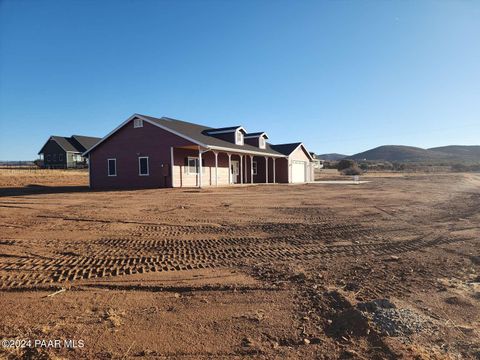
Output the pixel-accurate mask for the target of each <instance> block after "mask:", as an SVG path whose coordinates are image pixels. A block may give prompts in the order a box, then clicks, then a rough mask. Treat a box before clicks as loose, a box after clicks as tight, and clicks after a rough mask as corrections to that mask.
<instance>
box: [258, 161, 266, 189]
mask: <svg viewBox="0 0 480 360" xmlns="http://www.w3.org/2000/svg"><path fill="white" fill-rule="evenodd" d="M257 166H258V164H257ZM257 171H258V170H257ZM265 184H268V157H267V156H265Z"/></svg>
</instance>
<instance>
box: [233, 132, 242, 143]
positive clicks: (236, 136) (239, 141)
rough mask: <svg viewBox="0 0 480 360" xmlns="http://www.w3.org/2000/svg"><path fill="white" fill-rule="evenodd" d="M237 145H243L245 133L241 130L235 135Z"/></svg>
mask: <svg viewBox="0 0 480 360" xmlns="http://www.w3.org/2000/svg"><path fill="white" fill-rule="evenodd" d="M235 144H237V145H243V133H242V131H240V130H237V131H236V133H235Z"/></svg>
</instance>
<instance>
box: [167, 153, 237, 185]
mask: <svg viewBox="0 0 480 360" xmlns="http://www.w3.org/2000/svg"><path fill="white" fill-rule="evenodd" d="M188 157H195V158H198V151H197V150H189V149H174V168H173V171H174V176H173V177H174V183H173V186H174V187H195V186H198V175H197V174H189V173H188V171H187V166H186V165H185V159H186V158H188ZM202 160H203V164H204V166H202V168H203V171H202V186H215V155H214V154H213V152H211V151H209V152H206V153H204V154H202ZM218 185H228V156H227V154H224V153H219V154H218Z"/></svg>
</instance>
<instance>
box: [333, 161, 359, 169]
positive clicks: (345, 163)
mask: <svg viewBox="0 0 480 360" xmlns="http://www.w3.org/2000/svg"><path fill="white" fill-rule="evenodd" d="M354 166H357V164H356V163H355V161H353V160H349V159H342V160H340V161H339V162H338V164H337V169H338V171H342V170H345V169H348V168H353V167H354Z"/></svg>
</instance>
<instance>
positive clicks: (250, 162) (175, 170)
mask: <svg viewBox="0 0 480 360" xmlns="http://www.w3.org/2000/svg"><path fill="white" fill-rule="evenodd" d="M171 162H172V186H173V187H207V186H230V185H235V184H259V183H263V184H274V183H278V182H288V160H287V159H286V158H285V157H284V156H282V155H270V154H258V153H257V154H256V153H251V152H247V151H245V152H233V151H222V150H219V149H206V148H202V147H200V146H184V147H172V148H171ZM285 175H286V176H285Z"/></svg>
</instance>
